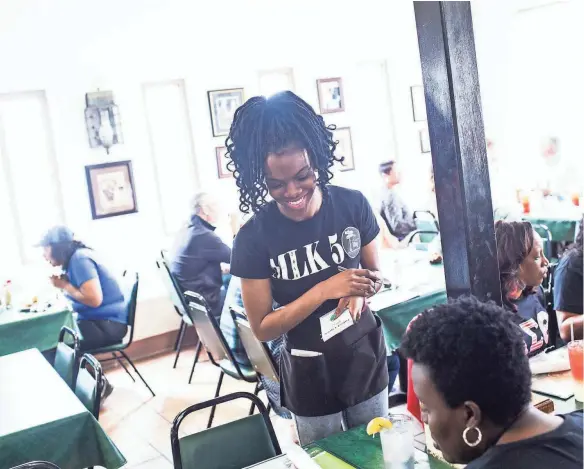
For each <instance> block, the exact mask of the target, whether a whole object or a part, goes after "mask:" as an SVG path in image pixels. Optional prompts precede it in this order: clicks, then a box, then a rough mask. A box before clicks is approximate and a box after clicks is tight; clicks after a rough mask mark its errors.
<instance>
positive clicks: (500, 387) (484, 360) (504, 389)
mask: <svg viewBox="0 0 584 469" xmlns="http://www.w3.org/2000/svg"><path fill="white" fill-rule="evenodd" d="M401 348H402V350H403V351H404V353H405V354H406V356H407V357H408V358H410V359H411V360H412V361H413V366H412V380H413V385H414V389H415V392H416V394H417V396H418V398H419V400H420V404H421V409H422V419H423V421H424V423H425V424H426V425H428V426H429V428H430V432H431V434H432V438H433V439H434V441H435V443H436V447H437V448H438V449H439V450H440V451H442V454H443V456H444V458H445V459H446V460H447V461H449V462H452V463H462V464H468V465H467V466H466V467H467V469H488V468H492V469H499V468H513V469H524V468H525V469H540V468H541V469H544V468H546V469H547V468H553V467H557V468H560V467H561V468H562V469H576V468H578V469H580V468H582V463H583V457H582V449H583V445H582V411H578V412H574V413H571V414H568V415H565V416H554V415H548V414H544V413H543V412H541V411H539V410H537V409H536V408H535V407H533V406H532V405H531V402H530V401H531V372H530V369H529V363H528V358H527V355H525V345H524V341H523V337H522V334H521V330H520V329H519V328H518V327H517V326H516V324H515V322H514V321H513V315H512V314H510V313H509V312H507V311H505V310H503V309H502V308H500V307H499V306H497V305H495V304H494V303H481V302H480V301H478V300H477V299H475V298H459V299H458V300H456V301H453V302H450V303H449V304H445V305H439V306H436V307H434V308H432V309H430V310H427V311H425V312H423V313H422V314H420V315H419V316H418V317H417V319H416V320H415V321H413V322H412V323H411V325H410V329H409V331H408V332H407V334H406V336H405V339H404V341H403V343H402V346H401Z"/></svg>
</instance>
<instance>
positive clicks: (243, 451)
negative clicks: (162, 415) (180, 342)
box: [170, 392, 282, 469]
mask: <svg viewBox="0 0 584 469" xmlns="http://www.w3.org/2000/svg"><path fill="white" fill-rule="evenodd" d="M235 399H249V400H250V401H251V402H252V404H253V405H255V406H256V407H257V408H258V409H259V412H260V413H259V414H256V415H251V416H247V417H244V418H242V419H239V420H236V421H234V422H229V423H226V424H224V425H219V426H218V427H215V428H211V429H207V430H203V431H201V432H198V433H194V434H192V435H188V436H185V437H183V438H179V436H178V434H179V428H180V425H181V423H182V422H183V420H184V419H185V417H187V416H188V415H189V414H191V413H193V412H196V411H198V410H202V409H206V408H209V407H211V406H212V407H213V409H214V408H215V407H216V406H217V405H219V404H223V403H225V402H230V401H233V400H235ZM170 443H171V446H172V459H173V462H174V468H175V469H195V468H201V469H241V468H242V467H248V466H251V465H253V464H257V463H259V462H262V461H265V460H267V459H271V458H273V457H275V456H278V455H280V454H282V450H281V449H280V445H279V444H278V439H277V438H276V433H275V432H274V427H273V426H272V422H271V421H270V417H269V415H268V411H267V410H266V408H265V407H264V404H263V403H262V401H261V400H260V399H259V398H258V397H256V396H254V395H252V394H249V393H247V392H236V393H233V394H228V395H226V396H221V397H216V398H214V399H211V400H209V401H206V402H201V403H199V404H195V405H192V406H190V407H187V408H186V409H185V410H183V411H182V412H181V413H180V414H178V415H177V416H176V418H175V419H174V422H173V424H172V428H171V430H170Z"/></svg>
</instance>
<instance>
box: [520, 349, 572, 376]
mask: <svg viewBox="0 0 584 469" xmlns="http://www.w3.org/2000/svg"><path fill="white" fill-rule="evenodd" d="M529 368H531V374H533V375H541V374H545V373H556V372H558V371H566V370H569V369H570V358H569V357H568V348H567V347H562V348H559V349H557V350H553V351H552V352H549V353H540V354H539V355H536V356H535V357H533V358H530V359H529Z"/></svg>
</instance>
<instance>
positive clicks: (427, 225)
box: [414, 210, 440, 233]
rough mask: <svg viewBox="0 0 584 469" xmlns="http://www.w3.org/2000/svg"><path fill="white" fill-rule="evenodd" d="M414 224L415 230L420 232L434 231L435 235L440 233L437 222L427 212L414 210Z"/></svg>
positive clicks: (430, 213)
mask: <svg viewBox="0 0 584 469" xmlns="http://www.w3.org/2000/svg"><path fill="white" fill-rule="evenodd" d="M414 223H415V224H416V229H417V230H420V231H433V232H434V231H435V232H436V233H438V232H439V231H440V225H439V224H438V220H437V219H436V217H435V216H434V214H433V213H432V212H430V211H429V210H416V211H415V212H414Z"/></svg>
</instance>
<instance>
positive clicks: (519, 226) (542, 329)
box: [495, 220, 555, 357]
mask: <svg viewBox="0 0 584 469" xmlns="http://www.w3.org/2000/svg"><path fill="white" fill-rule="evenodd" d="M495 235H496V237H497V259H498V261H499V271H500V275H501V292H502V294H503V304H504V306H505V307H506V308H507V309H509V310H510V311H512V312H514V313H515V315H514V316H513V318H514V320H515V322H516V323H517V324H519V326H520V327H521V328H522V329H523V332H524V339H525V344H526V347H527V353H528V354H529V356H530V357H531V356H533V355H537V354H538V353H540V352H543V351H544V350H545V349H546V348H547V347H548V346H549V345H551V344H553V343H554V341H555V337H551V338H550V337H549V314H548V312H547V308H546V307H545V299H544V293H543V289H542V288H541V284H542V282H543V280H544V278H545V276H546V275H547V270H548V265H549V261H548V260H547V258H546V257H545V255H544V253H543V243H542V241H541V238H540V236H539V235H538V234H537V233H536V232H535V231H534V229H533V227H532V226H531V223H529V222H526V221H525V222H507V221H503V220H500V221H497V222H496V223H495Z"/></svg>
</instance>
